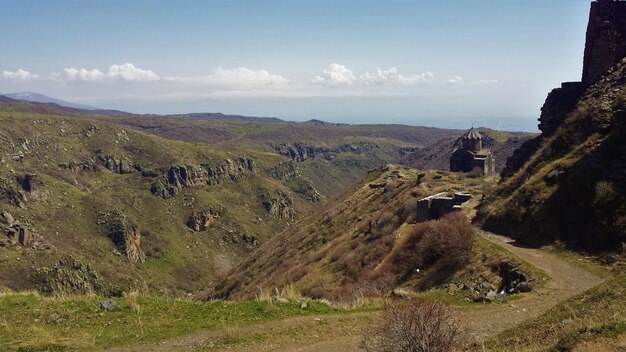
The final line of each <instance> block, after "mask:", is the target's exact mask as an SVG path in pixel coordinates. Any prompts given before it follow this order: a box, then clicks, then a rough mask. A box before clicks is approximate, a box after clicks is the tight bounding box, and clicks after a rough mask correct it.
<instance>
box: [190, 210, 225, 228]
mask: <svg viewBox="0 0 626 352" xmlns="http://www.w3.org/2000/svg"><path fill="white" fill-rule="evenodd" d="M223 213H224V209H223V208H222V207H220V206H216V207H211V208H209V209H206V210H202V211H194V212H193V213H191V216H190V217H189V220H188V221H187V226H188V227H189V228H190V229H192V230H194V231H196V232H200V231H206V230H208V229H209V227H210V226H211V224H212V223H214V222H215V221H216V220H217V219H219V217H220V216H222V214H223Z"/></svg>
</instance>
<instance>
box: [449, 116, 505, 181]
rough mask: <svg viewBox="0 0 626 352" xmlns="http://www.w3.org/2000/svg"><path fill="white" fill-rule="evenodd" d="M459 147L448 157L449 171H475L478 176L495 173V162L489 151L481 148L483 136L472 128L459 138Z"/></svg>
mask: <svg viewBox="0 0 626 352" xmlns="http://www.w3.org/2000/svg"><path fill="white" fill-rule="evenodd" d="M460 140H461V146H460V147H458V148H457V149H455V150H454V151H453V152H452V156H450V171H453V172H470V171H475V172H477V173H479V174H480V175H492V174H494V173H495V172H496V160H495V158H494V157H493V154H492V153H491V150H489V149H484V148H483V136H482V135H481V134H480V133H479V132H478V131H476V130H475V129H474V127H472V128H471V129H470V130H469V131H467V132H465V134H464V135H463V136H461V138H460Z"/></svg>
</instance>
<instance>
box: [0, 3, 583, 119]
mask: <svg viewBox="0 0 626 352" xmlns="http://www.w3.org/2000/svg"><path fill="white" fill-rule="evenodd" d="M0 7H1V10H0V37H1V38H3V39H2V40H1V41H0V52H1V53H2V55H0V92H3V93H10V92H16V91H36V92H40V93H43V94H46V95H50V96H53V97H56V98H61V99H65V100H69V101H73V102H78V103H82V104H89V105H93V106H98V107H104V108H116V109H123V110H129V111H133V112H141V113H146V112H152V113H179V112H197V111H211V112H217V111H220V112H224V113H235V114H247V115H258V116H261V115H262V116H277V117H281V118H285V119H291V120H306V119H310V118H319V119H324V120H329V121H339V122H349V123H407V124H422V125H430V126H438V127H456V128H465V127H467V126H468V125H470V124H475V125H483V126H487V127H492V128H503V129H512V130H534V129H535V128H536V121H535V120H536V119H537V117H538V114H539V108H540V107H541V105H542V103H543V100H544V98H545V96H546V94H547V93H548V91H549V90H550V89H552V88H554V87H557V86H558V85H559V84H560V82H562V81H573V80H578V79H579V78H580V75H581V71H582V56H583V48H584V37H585V29H586V23H587V17H588V11H589V10H588V8H589V1H586V0H524V1H512V0H504V1H497V2H496V1H485V0H477V1H467V0H463V1H460V0H446V1H432V0H431V1H419V0H412V1H364V0H360V1H356V0H354V1H338V0H335V1H325V0H321V1H320V0H316V1H295V0H293V1H284V0H281V1H278V0H263V1H237V0H231V1H183V0H181V1H117V0H107V1H95V0H94V1H79V0H75V1H69V0H65V1H60V0H59V1H56V0H49V1H28V0H0Z"/></svg>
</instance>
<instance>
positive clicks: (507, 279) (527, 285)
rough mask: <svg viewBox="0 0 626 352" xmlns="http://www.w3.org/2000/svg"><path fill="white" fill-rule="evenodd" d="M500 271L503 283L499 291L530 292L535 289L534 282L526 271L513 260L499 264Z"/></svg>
mask: <svg viewBox="0 0 626 352" xmlns="http://www.w3.org/2000/svg"><path fill="white" fill-rule="evenodd" d="M499 273H500V277H501V278H502V283H501V284H500V288H499V289H498V292H506V293H510V294H512V293H519V292H530V291H532V289H533V286H532V283H531V282H530V279H529V277H528V275H526V273H524V272H523V271H522V270H521V269H520V268H519V267H518V266H517V265H515V264H513V263H511V262H502V263H500V265H499Z"/></svg>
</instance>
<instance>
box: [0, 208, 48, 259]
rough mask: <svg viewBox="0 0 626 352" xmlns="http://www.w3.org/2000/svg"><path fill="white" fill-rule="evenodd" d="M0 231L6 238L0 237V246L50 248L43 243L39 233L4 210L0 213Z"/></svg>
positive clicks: (35, 248)
mask: <svg viewBox="0 0 626 352" xmlns="http://www.w3.org/2000/svg"><path fill="white" fill-rule="evenodd" d="M0 231H2V232H4V234H5V235H6V240H2V239H0V247H11V248H16V247H25V248H31V249H34V250H45V249H49V248H50V246H48V245H46V244H44V243H43V240H42V238H41V236H40V235H39V234H37V233H36V232H35V231H33V230H30V229H29V228H28V227H26V226H25V225H24V224H22V223H20V222H19V221H17V220H16V219H15V218H14V217H13V216H12V215H11V214H10V213H8V212H6V211H3V212H1V213H0Z"/></svg>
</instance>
